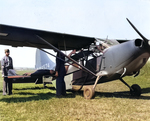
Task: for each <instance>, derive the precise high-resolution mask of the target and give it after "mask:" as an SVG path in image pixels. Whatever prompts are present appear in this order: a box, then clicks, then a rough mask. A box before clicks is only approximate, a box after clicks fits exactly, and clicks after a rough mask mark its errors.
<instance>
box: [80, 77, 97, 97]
mask: <svg viewBox="0 0 150 121" xmlns="http://www.w3.org/2000/svg"><path fill="white" fill-rule="evenodd" d="M99 78H100V76H97V78H96V81H95V84H94V85H93V86H86V87H85V88H84V91H83V95H84V98H85V99H92V98H94V95H95V87H96V85H97V82H98V80H99Z"/></svg>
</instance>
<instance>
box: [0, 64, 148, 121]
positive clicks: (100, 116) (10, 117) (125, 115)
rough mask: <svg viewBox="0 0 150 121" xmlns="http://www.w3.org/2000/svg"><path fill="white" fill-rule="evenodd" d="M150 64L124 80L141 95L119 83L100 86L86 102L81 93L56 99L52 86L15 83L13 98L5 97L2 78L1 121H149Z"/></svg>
mask: <svg viewBox="0 0 150 121" xmlns="http://www.w3.org/2000/svg"><path fill="white" fill-rule="evenodd" d="M149 73H150V63H148V64H146V66H145V67H144V68H143V69H142V70H141V73H140V75H139V76H138V77H136V78H134V77H125V78H124V80H126V82H127V83H129V84H130V85H132V84H139V85H140V86H141V88H142V95H141V97H139V98H133V97H131V96H130V95H129V89H128V88H127V87H126V86H125V85H124V84H122V83H121V82H120V81H113V82H109V83H105V84H100V85H98V86H97V87H96V97H95V99H92V100H86V99H84V98H83V96H82V92H76V93H73V92H67V97H65V98H56V97H55V93H56V90H55V89H54V87H53V86H52V85H47V88H43V85H35V84H13V95H11V96H8V95H7V96H2V78H1V75H0V121H52V120H54V121H56V120H58V121H59V120H60V121H62V120H63V121H84V120H85V121H86V120H89V121H149V120H150V115H149V114H150V108H149V105H150V75H149Z"/></svg>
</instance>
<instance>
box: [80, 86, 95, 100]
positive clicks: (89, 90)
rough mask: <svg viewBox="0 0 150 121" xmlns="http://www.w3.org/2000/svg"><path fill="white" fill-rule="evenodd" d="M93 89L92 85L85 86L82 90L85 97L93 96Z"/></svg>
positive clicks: (90, 97)
mask: <svg viewBox="0 0 150 121" xmlns="http://www.w3.org/2000/svg"><path fill="white" fill-rule="evenodd" d="M94 94H95V90H94V89H93V87H88V86H87V87H85V88H84V91H83V95H84V98H85V99H92V98H93V97H94Z"/></svg>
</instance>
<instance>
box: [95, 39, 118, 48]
mask: <svg viewBox="0 0 150 121" xmlns="http://www.w3.org/2000/svg"><path fill="white" fill-rule="evenodd" d="M95 39H96V41H97V42H100V43H101V42H103V43H106V44H107V45H108V46H109V47H110V46H113V45H117V44H119V42H118V41H117V40H115V39H111V40H110V39H100V38H95Z"/></svg>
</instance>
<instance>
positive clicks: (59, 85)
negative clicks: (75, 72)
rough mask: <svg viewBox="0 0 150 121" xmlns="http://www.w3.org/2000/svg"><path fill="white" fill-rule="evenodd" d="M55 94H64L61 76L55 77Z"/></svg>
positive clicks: (64, 87) (63, 82) (64, 89)
mask: <svg viewBox="0 0 150 121" xmlns="http://www.w3.org/2000/svg"><path fill="white" fill-rule="evenodd" d="M56 95H58V96H60V95H66V85H65V81H64V77H63V76H62V77H59V76H58V77H57V79H56Z"/></svg>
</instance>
